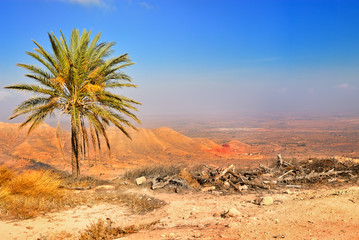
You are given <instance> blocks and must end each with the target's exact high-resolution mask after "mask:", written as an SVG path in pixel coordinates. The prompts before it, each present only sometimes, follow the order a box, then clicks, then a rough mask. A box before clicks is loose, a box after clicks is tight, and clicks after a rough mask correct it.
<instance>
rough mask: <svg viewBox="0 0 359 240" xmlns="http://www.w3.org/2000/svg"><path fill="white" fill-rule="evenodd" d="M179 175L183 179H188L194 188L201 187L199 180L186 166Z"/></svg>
mask: <svg viewBox="0 0 359 240" xmlns="http://www.w3.org/2000/svg"><path fill="white" fill-rule="evenodd" d="M178 177H180V178H182V179H183V180H186V181H187V182H188V184H189V185H190V186H191V187H192V188H194V189H199V188H201V185H200V184H199V183H198V181H197V180H196V179H194V178H193V177H192V174H191V173H190V172H189V171H187V169H185V168H184V169H182V170H181V172H180V173H179V174H178Z"/></svg>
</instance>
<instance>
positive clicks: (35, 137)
mask: <svg viewBox="0 0 359 240" xmlns="http://www.w3.org/2000/svg"><path fill="white" fill-rule="evenodd" d="M18 127H19V124H12V123H0V156H1V159H2V160H1V161H2V162H7V164H8V165H10V166H13V167H17V168H21V167H24V166H26V165H27V164H28V163H29V162H34V161H36V162H39V161H41V162H43V163H46V164H50V165H52V166H54V167H56V168H59V169H69V166H70V162H69V160H70V157H71V147H70V146H71V145H70V133H69V132H68V131H62V133H61V138H60V140H61V144H62V146H63V149H64V155H65V160H63V159H62V156H61V154H60V152H59V149H58V142H57V138H56V135H55V132H56V130H55V128H53V127H51V126H49V125H47V124H42V125H41V126H40V127H39V128H38V129H36V130H35V131H34V132H33V133H31V134H30V135H29V136H27V130H26V129H22V130H19V129H18ZM129 131H130V135H131V137H132V140H130V139H128V138H127V137H126V136H125V135H124V134H122V133H121V132H120V131H119V130H117V129H116V128H113V127H110V128H109V129H108V136H109V139H110V142H111V155H110V156H109V152H108V150H107V148H106V145H105V142H104V141H102V149H101V152H100V153H99V152H95V151H94V150H93V149H91V150H90V154H89V156H88V157H86V159H85V161H82V164H83V167H82V169H83V170H84V171H85V172H93V171H94V172H101V173H102V174H104V173H107V172H109V171H116V170H117V169H123V168H129V167H130V168H131V167H135V166H138V165H143V164H152V163H191V164H196V163H203V162H207V163H208V162H214V163H215V162H217V163H218V161H226V159H227V158H231V159H232V160H233V158H239V157H241V156H247V157H248V155H250V153H252V152H253V151H255V149H253V148H252V147H251V146H249V145H247V144H244V143H241V142H239V141H231V142H229V143H228V144H224V145H219V144H216V143H215V142H213V141H211V140H209V139H205V138H190V137H187V136H184V135H182V134H180V133H178V132H176V131H174V130H172V129H170V128H167V127H162V128H156V129H143V128H140V129H139V130H137V131H135V130H129ZM257 158H258V156H257Z"/></svg>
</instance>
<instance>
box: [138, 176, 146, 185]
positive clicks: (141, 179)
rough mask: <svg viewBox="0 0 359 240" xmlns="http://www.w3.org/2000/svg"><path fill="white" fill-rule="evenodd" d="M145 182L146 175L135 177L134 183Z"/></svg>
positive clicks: (140, 183)
mask: <svg viewBox="0 0 359 240" xmlns="http://www.w3.org/2000/svg"><path fill="white" fill-rule="evenodd" d="M145 182H146V177H145V176H142V177H139V178H136V184H137V185H142V184H144V183H145Z"/></svg>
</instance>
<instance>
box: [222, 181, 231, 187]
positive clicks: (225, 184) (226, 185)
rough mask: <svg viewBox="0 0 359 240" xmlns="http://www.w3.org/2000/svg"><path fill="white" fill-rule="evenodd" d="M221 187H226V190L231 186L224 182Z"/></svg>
mask: <svg viewBox="0 0 359 240" xmlns="http://www.w3.org/2000/svg"><path fill="white" fill-rule="evenodd" d="M223 185H224V186H225V187H226V188H229V187H230V186H231V184H229V182H227V181H226V182H224V183H223Z"/></svg>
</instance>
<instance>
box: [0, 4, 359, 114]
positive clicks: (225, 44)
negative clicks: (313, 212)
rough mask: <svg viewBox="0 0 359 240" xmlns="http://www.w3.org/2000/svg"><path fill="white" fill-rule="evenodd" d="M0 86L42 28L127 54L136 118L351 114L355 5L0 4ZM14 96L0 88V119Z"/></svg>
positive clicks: (14, 76)
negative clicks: (94, 38) (96, 38)
mask: <svg viewBox="0 0 359 240" xmlns="http://www.w3.org/2000/svg"><path fill="white" fill-rule="evenodd" d="M0 25H1V32H2V34H1V38H0V46H1V47H0V72H1V74H0V86H6V85H9V84H13V83H19V82H25V81H29V80H27V79H26V78H25V77H24V76H23V75H24V73H25V71H23V70H22V69H20V68H18V67H16V63H20V62H21V63H33V60H32V59H30V57H28V56H27V55H26V54H25V51H31V50H32V49H33V48H34V44H33V43H32V41H31V39H34V40H36V41H37V42H39V43H40V44H41V45H43V46H44V47H45V48H47V49H48V48H49V41H48V39H47V32H51V31H53V32H54V33H55V34H57V35H58V34H59V30H60V29H61V30H62V31H63V32H64V33H65V35H67V36H68V35H70V33H71V30H72V28H79V29H80V30H82V29H83V28H86V29H92V31H93V33H94V34H96V33H98V32H102V38H101V40H102V41H115V42H116V46H115V48H114V49H115V54H117V55H120V54H122V53H125V52H128V53H129V54H130V57H131V59H132V60H133V61H134V62H136V65H134V66H131V67H130V68H128V70H127V73H128V74H130V75H131V76H132V77H133V79H134V81H135V83H137V84H138V85H139V88H138V89H135V90H124V93H123V94H124V95H128V96H131V97H133V98H135V99H137V100H139V101H141V102H142V103H143V106H141V108H140V115H143V116H146V115H158V116H166V115H206V114H218V115H223V116H226V115H235V114H239V115H241V114H247V113H251V114H261V113H267V112H278V113H288V112H290V113H298V114H301V113H305V112H318V113H330V114H336V115H337V114H347V113H354V114H359V108H358V103H359V1H356V0H351V1H350V0H337V1H334V0H326V1H324V0H222V1H220V0H217V1H214V0H157V1H156V0H117V1H116V0H34V1H30V0H22V1H21V0H0ZM23 99H24V96H23V95H21V94H18V93H16V94H15V93H14V92H9V91H6V90H4V89H0V104H1V109H0V113H1V114H0V121H5V120H6V119H7V117H8V116H9V115H10V112H11V108H13V107H15V106H16V105H17V104H19V103H20V102H21V101H22V100H23Z"/></svg>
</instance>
